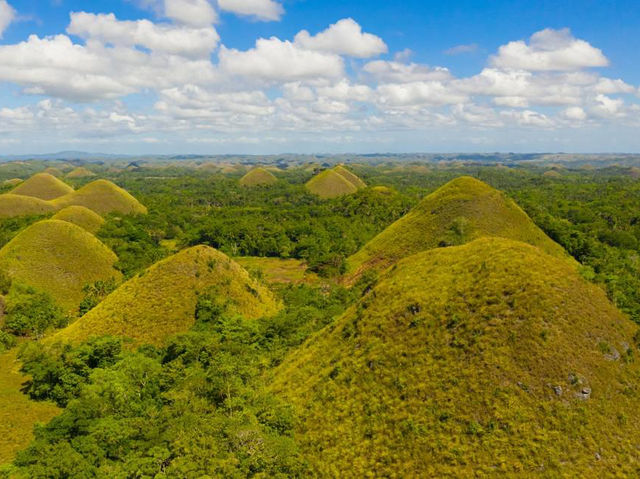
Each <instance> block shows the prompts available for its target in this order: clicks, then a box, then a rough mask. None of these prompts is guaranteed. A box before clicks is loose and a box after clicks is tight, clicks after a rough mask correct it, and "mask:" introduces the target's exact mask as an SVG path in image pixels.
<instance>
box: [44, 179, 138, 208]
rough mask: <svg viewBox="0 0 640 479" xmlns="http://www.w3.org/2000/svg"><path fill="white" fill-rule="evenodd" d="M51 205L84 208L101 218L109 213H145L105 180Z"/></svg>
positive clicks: (123, 192)
mask: <svg viewBox="0 0 640 479" xmlns="http://www.w3.org/2000/svg"><path fill="white" fill-rule="evenodd" d="M53 203H54V204H55V205H56V206H57V207H59V208H64V207H67V206H72V205H77V206H84V207H86V208H89V209H90V210H93V211H95V212H96V213H98V214H99V215H101V216H102V215H106V214H109V213H122V214H146V212H147V209H146V208H145V207H144V206H143V205H142V204H140V202H139V201H138V200H136V199H135V198H134V197H133V196H131V195H130V194H129V193H128V192H127V191H125V190H123V189H122V188H120V187H119V186H117V185H115V184H114V183H112V182H110V181H107V180H97V181H94V182H92V183H89V184H88V185H86V186H83V187H82V188H80V189H79V190H78V191H75V192H73V193H71V194H68V195H66V196H63V197H62V198H58V199H56V200H55V201H54V202H53Z"/></svg>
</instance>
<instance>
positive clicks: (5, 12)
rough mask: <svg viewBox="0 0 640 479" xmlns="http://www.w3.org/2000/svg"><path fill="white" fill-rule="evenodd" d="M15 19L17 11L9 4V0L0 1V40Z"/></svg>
mask: <svg viewBox="0 0 640 479" xmlns="http://www.w3.org/2000/svg"><path fill="white" fill-rule="evenodd" d="M15 17H16V11H15V10H14V9H13V7H12V6H11V5H9V4H8V3H7V0H0V38H2V34H3V33H4V31H5V30H6V29H7V27H8V26H9V25H11V22H13V20H14V19H15Z"/></svg>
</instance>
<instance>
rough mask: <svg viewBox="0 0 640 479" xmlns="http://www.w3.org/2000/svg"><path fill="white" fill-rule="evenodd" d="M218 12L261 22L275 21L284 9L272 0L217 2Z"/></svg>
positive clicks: (223, 0)
mask: <svg viewBox="0 0 640 479" xmlns="http://www.w3.org/2000/svg"><path fill="white" fill-rule="evenodd" d="M218 7H219V8H220V10H224V11H227V12H232V13H235V14H236V15H244V16H250V17H254V18H256V19H258V20H262V21H277V20H280V18H281V17H282V15H283V14H284V8H282V5H280V4H279V3H278V2H275V1H273V0H218Z"/></svg>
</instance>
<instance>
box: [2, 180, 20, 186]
mask: <svg viewBox="0 0 640 479" xmlns="http://www.w3.org/2000/svg"><path fill="white" fill-rule="evenodd" d="M22 182H24V180H23V179H22V178H11V179H10V180H4V182H3V184H4V185H5V186H18V185H19V184H20V183H22Z"/></svg>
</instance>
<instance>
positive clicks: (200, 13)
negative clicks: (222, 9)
mask: <svg viewBox="0 0 640 479" xmlns="http://www.w3.org/2000/svg"><path fill="white" fill-rule="evenodd" d="M164 14H165V16H166V17H167V18H170V19H172V20H175V21H176V22H179V23H182V24H184V25H189V26H192V27H206V26H208V25H211V24H213V23H215V22H216V21H217V20H218V15H217V13H216V11H215V10H214V9H213V7H212V6H211V4H210V3H209V0H164Z"/></svg>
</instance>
